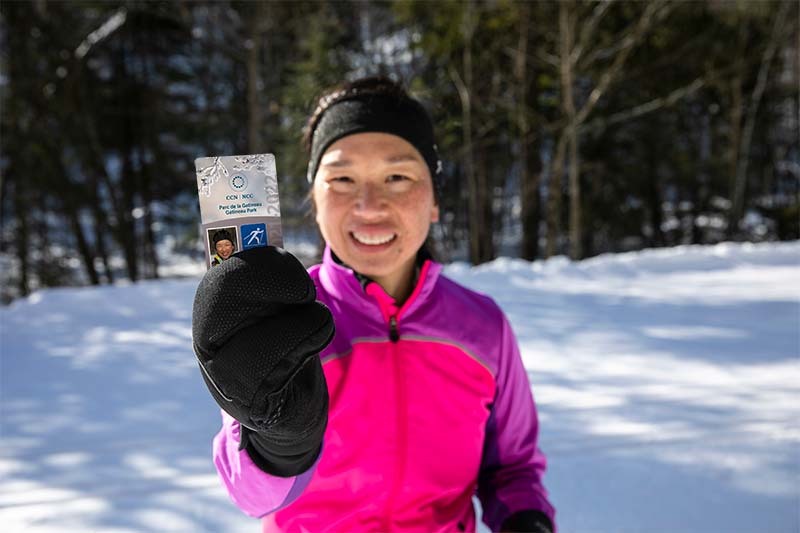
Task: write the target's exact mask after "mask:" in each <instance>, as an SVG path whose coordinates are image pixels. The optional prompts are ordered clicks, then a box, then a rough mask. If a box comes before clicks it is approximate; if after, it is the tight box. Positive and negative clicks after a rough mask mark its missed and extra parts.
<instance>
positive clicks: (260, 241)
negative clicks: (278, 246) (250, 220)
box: [242, 223, 267, 250]
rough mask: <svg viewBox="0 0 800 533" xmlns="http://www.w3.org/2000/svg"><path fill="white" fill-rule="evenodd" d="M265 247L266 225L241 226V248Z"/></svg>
mask: <svg viewBox="0 0 800 533" xmlns="http://www.w3.org/2000/svg"><path fill="white" fill-rule="evenodd" d="M266 245H267V226H266V224H263V223H261V224H242V248H243V249H244V250H249V249H250V248H258V247H260V246H266Z"/></svg>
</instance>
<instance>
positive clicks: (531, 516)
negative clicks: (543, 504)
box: [500, 510, 553, 533]
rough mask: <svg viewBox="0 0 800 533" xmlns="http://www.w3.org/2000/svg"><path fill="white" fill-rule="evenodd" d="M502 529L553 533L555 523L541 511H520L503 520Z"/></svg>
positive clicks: (508, 531) (505, 532)
mask: <svg viewBox="0 0 800 533" xmlns="http://www.w3.org/2000/svg"><path fill="white" fill-rule="evenodd" d="M500 531H502V532H503V533H517V532H519V533H522V532H525V533H553V525H552V524H551V523H550V519H549V518H547V515H546V514H544V513H543V512H541V511H533V510H529V511H518V512H516V513H514V514H512V515H511V516H509V517H508V518H507V519H506V520H505V522H503V527H501V528H500Z"/></svg>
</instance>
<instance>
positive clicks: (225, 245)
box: [215, 239, 233, 259]
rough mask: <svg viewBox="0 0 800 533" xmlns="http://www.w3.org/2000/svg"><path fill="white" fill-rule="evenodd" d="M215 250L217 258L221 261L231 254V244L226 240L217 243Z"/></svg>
mask: <svg viewBox="0 0 800 533" xmlns="http://www.w3.org/2000/svg"><path fill="white" fill-rule="evenodd" d="M215 248H216V249H217V253H218V254H219V256H220V257H221V258H223V259H227V258H229V257H230V256H231V254H232V253H233V243H232V242H231V241H229V240H228V239H222V240H221V241H217V244H216V246H215Z"/></svg>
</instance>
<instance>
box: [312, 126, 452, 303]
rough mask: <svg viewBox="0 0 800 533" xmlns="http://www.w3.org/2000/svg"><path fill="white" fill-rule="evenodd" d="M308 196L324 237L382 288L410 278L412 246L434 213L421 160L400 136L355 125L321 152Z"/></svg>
mask: <svg viewBox="0 0 800 533" xmlns="http://www.w3.org/2000/svg"><path fill="white" fill-rule="evenodd" d="M313 197H314V202H315V205H316V211H317V224H318V225H319V228H320V231H321V232H322V236H323V237H324V239H325V242H327V243H328V245H329V246H330V247H331V249H332V250H333V251H334V252H335V253H336V255H337V256H339V258H340V259H341V260H342V261H344V262H345V263H346V264H347V265H348V266H350V267H351V268H353V269H355V270H356V271H357V272H360V273H361V274H364V275H366V276H369V277H370V278H372V279H373V280H375V281H377V282H378V283H379V284H381V285H382V286H383V287H384V288H387V290H388V287H396V286H397V285H398V284H402V283H407V282H409V281H410V278H411V276H412V273H413V270H414V262H415V259H416V255H417V251H418V250H419V248H420V247H421V246H422V244H423V243H424V242H425V239H426V237H427V236H428V229H429V227H430V224H431V222H436V221H437V220H438V219H439V208H438V206H437V205H436V203H435V201H434V195H433V183H432V181H431V175H430V171H429V170H428V165H427V164H426V163H425V160H424V159H423V158H422V156H421V155H420V153H419V152H418V151H417V150H416V148H414V147H413V146H412V145H411V144H410V143H408V142H407V141H405V140H404V139H402V138H400V137H397V136H396V135H391V134H388V133H357V134H354V135H348V136H347V137H344V138H342V139H339V140H338V141H336V142H334V143H333V144H332V145H331V146H330V147H328V149H327V150H326V151H325V153H324V154H323V156H322V159H321V160H320V165H319V169H318V170H317V175H316V177H315V179H314V188H313Z"/></svg>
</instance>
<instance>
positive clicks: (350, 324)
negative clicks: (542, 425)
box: [193, 78, 554, 532]
mask: <svg viewBox="0 0 800 533" xmlns="http://www.w3.org/2000/svg"><path fill="white" fill-rule="evenodd" d="M306 133H307V143H308V147H309V150H310V161H309V174H308V176H309V180H310V181H311V182H312V193H311V197H312V200H313V204H314V207H315V212H316V221H317V224H318V225H319V228H320V231H321V233H322V236H323V238H324V240H325V243H326V248H325V253H324V258H323V262H322V264H321V265H317V266H315V267H312V268H311V269H310V270H309V272H308V273H309V275H310V279H307V280H306V279H305V278H304V277H303V275H302V269H301V267H300V266H299V263H298V262H297V261H296V260H295V259H294V258H292V257H291V256H290V255H289V254H287V253H285V252H283V251H281V250H277V249H275V248H267V249H264V250H261V251H260V252H258V253H249V252H241V253H239V254H235V255H234V256H233V257H232V258H231V259H230V260H228V261H226V262H225V263H224V264H223V265H222V267H218V268H215V269H212V270H211V271H209V273H208V274H207V275H206V278H204V280H203V282H201V285H200V287H199V288H198V294H197V298H196V300H195V308H194V324H193V327H194V331H193V335H194V341H195V351H196V353H197V355H198V358H199V360H200V362H201V369H202V370H203V377H204V378H205V380H206V383H207V384H208V386H209V390H210V391H211V393H212V395H213V396H214V398H215V399H216V400H217V402H218V403H219V404H220V406H221V407H222V408H223V410H224V412H223V427H222V429H221V431H220V432H219V434H218V435H217V436H216V438H215V439H214V460H215V464H216V466H217V469H218V471H219V473H220V476H221V477H222V480H223V482H224V483H225V486H226V488H227V489H228V492H229V494H230V496H231V498H232V499H233V501H234V502H235V503H236V504H237V505H238V506H239V507H240V508H241V509H242V510H243V511H245V512H246V513H248V514H250V515H252V516H262V517H264V530H265V531H315V532H316V531H401V530H408V531H426V532H427V531H474V530H475V528H476V521H475V515H474V512H473V506H472V496H473V495H474V494H476V493H477V495H478V497H479V499H480V501H481V503H482V507H483V513H484V514H483V520H484V522H486V524H487V525H488V526H489V527H490V528H491V529H492V530H495V531H497V530H503V531H537V532H549V531H552V530H553V516H554V510H553V507H552V506H551V505H550V503H549V502H548V500H547V495H546V491H545V489H544V487H543V486H542V482H541V476H542V474H543V472H544V468H545V459H544V456H543V455H542V454H541V452H539V450H538V448H537V434H538V423H537V416H536V409H535V406H534V403H533V398H532V397H531V393H530V386H529V384H528V379H527V375H526V372H525V369H524V367H523V365H522V361H521V359H520V356H519V351H518V348H517V344H516V340H515V339H514V336H513V333H512V331H511V328H510V326H509V324H508V321H507V320H506V318H505V316H504V315H503V313H502V311H501V310H500V309H499V308H498V307H497V305H496V304H494V302H493V301H492V300H491V299H489V298H488V297H486V296H483V295H480V294H478V293H475V292H473V291H470V290H468V289H466V288H464V287H461V286H459V285H457V284H456V283H454V282H453V281H451V280H449V279H447V278H446V277H444V276H443V275H441V273H440V271H441V265H439V264H437V263H435V262H433V261H432V260H431V259H430V257H429V256H428V254H427V252H426V249H425V245H424V243H425V240H426V238H427V235H428V230H429V227H430V224H431V223H432V222H435V221H437V220H438V217H439V209H438V205H437V201H436V193H435V191H436V183H437V181H438V179H439V178H440V171H441V165H440V163H439V160H438V156H437V154H436V147H435V144H434V140H433V128H432V125H431V122H430V119H429V118H428V115H427V113H426V112H425V111H424V109H423V108H422V106H421V105H420V104H419V103H418V102H417V101H415V100H413V99H412V98H410V97H409V96H408V95H407V94H406V93H405V92H404V90H403V89H402V88H401V87H399V86H398V85H396V84H394V83H393V82H391V81H389V80H386V79H380V78H367V79H362V80H358V81H356V82H352V83H349V84H347V85H345V86H343V87H342V88H341V89H339V90H336V91H332V92H329V93H328V94H327V95H325V96H323V97H322V98H321V99H320V101H319V104H318V106H317V109H316V110H315V112H314V113H313V115H312V117H311V118H310V120H309V124H308V128H307V132H306ZM276 280H279V281H276ZM247 287H249V289H248V288H247ZM253 287H257V289H256V290H257V292H258V294H256V295H253V294H252V292H253ZM228 289H233V290H235V291H238V293H239V294H241V297H242V298H250V299H249V300H245V301H242V299H241V298H237V299H236V301H237V302H238V304H237V305H235V306H231V308H230V310H229V312H227V313H224V316H225V317H226V321H225V324H220V323H219V317H220V315H219V311H220V310H219V308H218V307H217V306H218V305H219V302H222V301H229V300H228V299H226V298H225V297H223V296H222V295H228V294H229V291H228ZM315 298H316V299H318V301H319V302H321V303H319V302H316V301H315ZM212 309H213V310H215V311H214V312H212ZM328 310H329V311H328ZM334 323H335V326H336V333H335V334H334V333H333V324H334ZM331 339H332V340H331Z"/></svg>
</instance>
